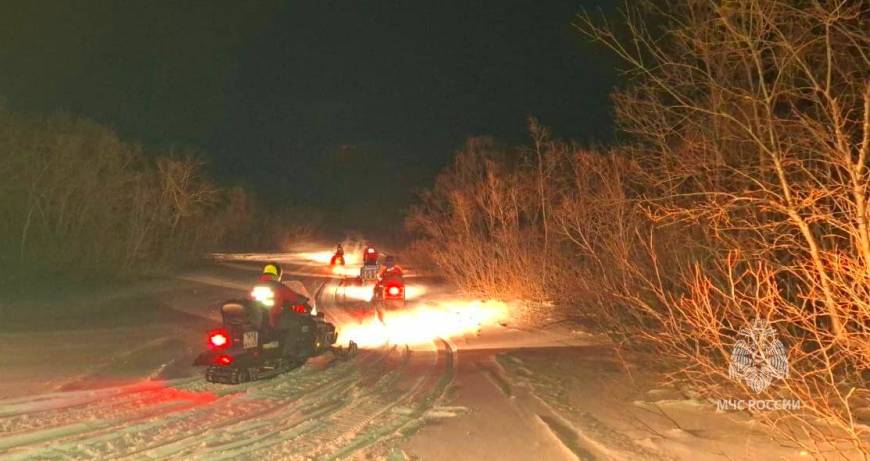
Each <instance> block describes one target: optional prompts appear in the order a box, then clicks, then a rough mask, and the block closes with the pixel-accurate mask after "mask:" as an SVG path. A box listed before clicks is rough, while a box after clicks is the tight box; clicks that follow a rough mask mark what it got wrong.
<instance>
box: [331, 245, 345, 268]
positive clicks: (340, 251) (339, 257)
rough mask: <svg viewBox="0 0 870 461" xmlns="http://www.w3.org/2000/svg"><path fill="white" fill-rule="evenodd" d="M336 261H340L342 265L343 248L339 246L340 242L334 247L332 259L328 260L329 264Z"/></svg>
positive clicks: (333, 263)
mask: <svg viewBox="0 0 870 461" xmlns="http://www.w3.org/2000/svg"><path fill="white" fill-rule="evenodd" d="M336 263H340V264H341V265H342V266H343V265H344V248H343V247H342V246H341V244H340V243H339V244H338V247H337V248H336V249H335V254H334V255H333V256H332V260H331V261H330V264H332V265H333V266H334V265H335V264H336Z"/></svg>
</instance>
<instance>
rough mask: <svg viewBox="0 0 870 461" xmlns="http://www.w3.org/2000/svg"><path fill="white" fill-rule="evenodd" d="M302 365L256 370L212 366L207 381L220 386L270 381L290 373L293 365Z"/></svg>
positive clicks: (207, 374) (291, 364)
mask: <svg viewBox="0 0 870 461" xmlns="http://www.w3.org/2000/svg"><path fill="white" fill-rule="evenodd" d="M301 364H302V363H282V364H281V365H279V366H277V367H274V368H265V369H254V368H248V369H244V368H236V367H227V366H218V365H211V366H209V367H208V368H207V369H206V370H205V380H206V381H208V382H210V383H219V384H241V383H246V382H248V381H259V380H262V379H269V378H272V377H275V376H278V375H280V374H281V373H284V372H287V371H290V369H291V368H294V367H293V365H297V366H298V365H301Z"/></svg>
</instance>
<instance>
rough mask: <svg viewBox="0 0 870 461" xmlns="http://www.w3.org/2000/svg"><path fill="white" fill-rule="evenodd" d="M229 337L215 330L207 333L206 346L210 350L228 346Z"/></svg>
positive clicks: (222, 331)
mask: <svg viewBox="0 0 870 461" xmlns="http://www.w3.org/2000/svg"><path fill="white" fill-rule="evenodd" d="M229 344H230V335H229V334H227V332H226V331H224V330H217V331H213V332H211V333H209V335H208V345H209V347H211V348H212V349H222V348H224V347H227V346H229Z"/></svg>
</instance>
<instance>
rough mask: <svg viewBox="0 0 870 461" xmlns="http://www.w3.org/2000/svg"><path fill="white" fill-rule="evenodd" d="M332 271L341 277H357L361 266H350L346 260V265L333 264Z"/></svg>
mask: <svg viewBox="0 0 870 461" xmlns="http://www.w3.org/2000/svg"><path fill="white" fill-rule="evenodd" d="M332 273H333V275H338V276H341V277H356V276H358V275H359V266H348V265H347V262H346V261H345V265H344V266H338V265H336V266H333V267H332Z"/></svg>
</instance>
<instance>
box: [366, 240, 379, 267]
mask: <svg viewBox="0 0 870 461" xmlns="http://www.w3.org/2000/svg"><path fill="white" fill-rule="evenodd" d="M377 263H378V250H376V249H375V247H373V246H371V245H368V246H366V249H365V250H364V251H363V265H364V266H374V265H376V264H377Z"/></svg>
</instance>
